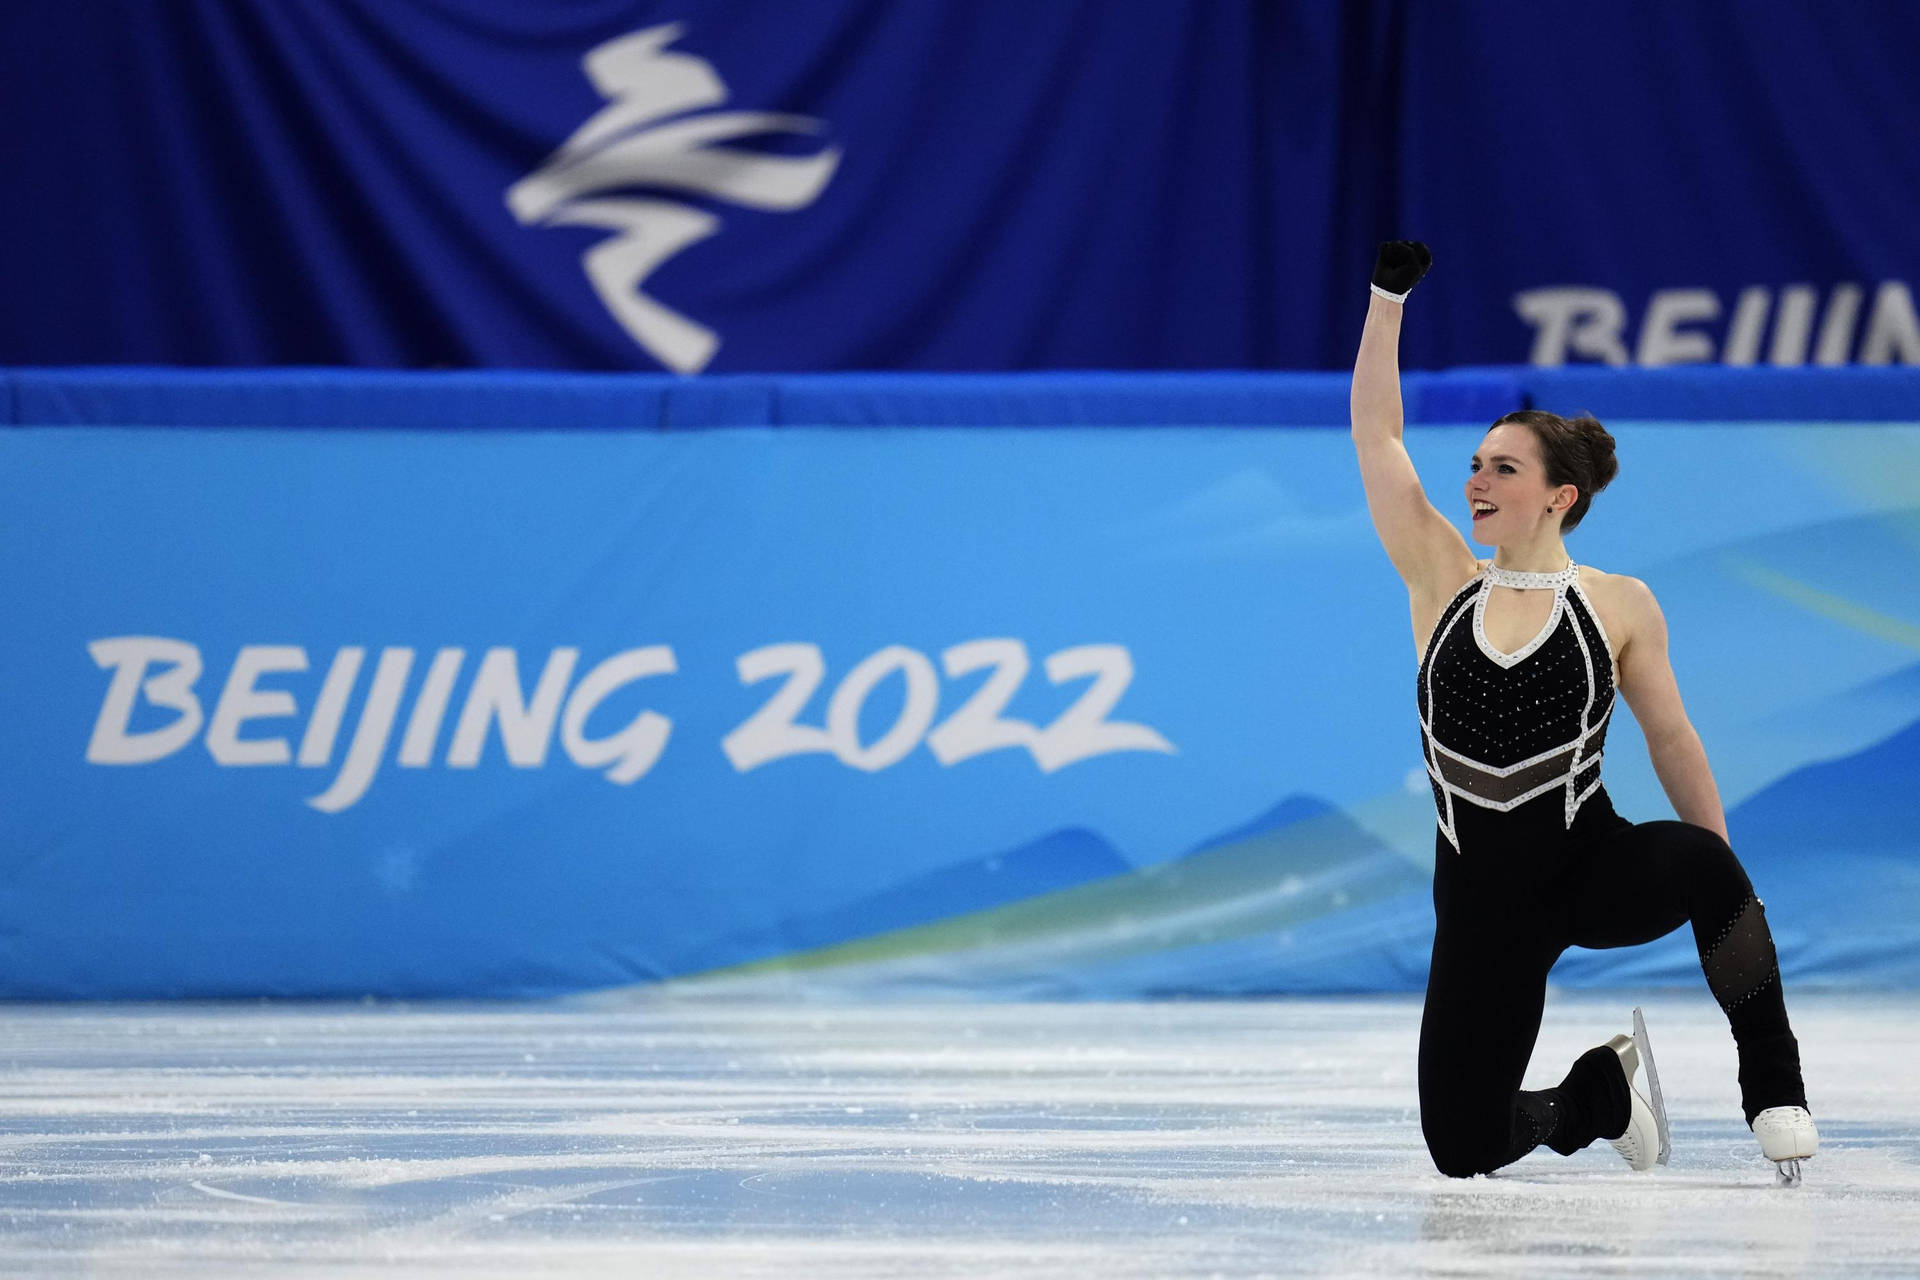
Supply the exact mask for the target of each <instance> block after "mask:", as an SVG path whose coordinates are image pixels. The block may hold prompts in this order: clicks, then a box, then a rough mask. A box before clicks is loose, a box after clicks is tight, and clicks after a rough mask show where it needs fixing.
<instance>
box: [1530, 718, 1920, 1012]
mask: <svg viewBox="0 0 1920 1280" xmlns="http://www.w3.org/2000/svg"><path fill="white" fill-rule="evenodd" d="M1917 788H1920V721H1915V722H1914V723H1912V724H1909V725H1908V726H1906V727H1905V728H1904V729H1901V730H1899V731H1898V732H1896V733H1893V734H1891V735H1890V736H1888V737H1886V738H1883V739H1881V740H1880V741H1879V742H1877V743H1875V744H1874V745H1872V746H1870V747H1868V748H1866V749H1865V750H1864V751H1859V752H1856V753H1855V754H1853V755H1850V756H1845V757H1843V758H1841V759H1837V760H1828V761H1823V762H1821V763H1819V764H1811V765H1807V766H1805V767H1803V768H1800V769H1796V770H1794V771H1793V772H1792V773H1789V774H1788V775H1786V776H1785V777H1784V778H1781V779H1779V780H1778V781H1776V782H1774V783H1773V784H1772V785H1770V786H1768V787H1766V788H1764V789H1762V790H1760V791H1758V792H1756V793H1754V794H1753V795H1752V796H1750V797H1748V798H1747V800H1746V801H1745V802H1743V803H1742V804H1740V805H1738V806H1736V807H1735V808H1734V809H1733V810H1732V811H1731V812H1730V813H1728V815H1727V827H1728V830H1730V831H1731V832H1732V833H1733V838H1734V849H1735V851H1736V852H1737V853H1738V854H1739V855H1740V861H1741V863H1742V864H1743V865H1744V866H1745V867H1746V869H1747V874H1748V875H1749V876H1750V877H1751V878H1752V880H1753V887H1754V892H1755V893H1757V894H1758V895H1759V896H1760V899H1761V900H1762V901H1763V902H1765V903H1766V906H1767V922H1768V924H1769V925H1770V926H1771V927H1772V929H1773V937H1774V945H1775V947H1776V948H1777V950H1778V951H1779V954H1780V968H1781V972H1782V973H1783V974H1785V975H1786V977H1787V982H1788V987H1789V990H1791V988H1792V987H1793V986H1794V985H1795V984H1797V983H1808V984H1811V985H1822V984H1831V985H1845V986H1849V987H1859V986H1883V987H1914V986H1920V790H1917ZM1554 978H1555V980H1556V981H1557V982H1562V983H1564V984H1565V985H1569V986H1619V985H1626V984H1630V983H1631V984H1639V983H1646V984H1656V985H1672V986H1691V985H1694V984H1697V983H1699V982H1700V963H1699V959H1698V957H1697V955H1696V954H1695V951H1694V943H1693V934H1692V930H1690V929H1685V928H1682V929H1680V930H1677V931H1676V932H1675V933H1673V934H1671V935H1669V936H1668V937H1666V938H1664V939H1662V940H1661V941H1660V942H1658V943H1655V944H1654V945H1653V946H1650V947H1637V948H1632V949H1628V950H1623V951H1570V952H1568V953H1567V956H1566V958H1565V959H1563V960H1562V961H1561V963H1560V965H1559V966H1558V967H1556V968H1555V970H1554Z"/></svg>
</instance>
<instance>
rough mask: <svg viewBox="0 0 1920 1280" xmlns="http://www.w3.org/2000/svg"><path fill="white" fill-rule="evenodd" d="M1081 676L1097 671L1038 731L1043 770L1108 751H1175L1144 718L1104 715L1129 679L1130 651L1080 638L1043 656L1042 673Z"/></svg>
mask: <svg viewBox="0 0 1920 1280" xmlns="http://www.w3.org/2000/svg"><path fill="white" fill-rule="evenodd" d="M1082 676H1094V677H1097V678H1096V679H1095V680H1094V682H1093V683H1092V684H1091V685H1090V686H1088V687H1087V690H1086V691H1085V692H1084V693H1082V694H1081V695H1080V697H1079V698H1078V699H1077V700H1076V701H1075V702H1074V704H1073V705H1072V706H1070V707H1068V708H1067V709H1066V711H1064V712H1063V713H1062V714H1061V715H1060V718H1059V719H1057V720H1055V721H1054V722H1053V723H1052V724H1050V725H1048V726H1047V727H1046V729H1045V730H1044V731H1042V733H1041V735H1040V743H1039V746H1038V748H1037V749H1036V750H1035V751H1034V753H1033V758H1034V759H1035V760H1037V761H1039V762H1040V767H1041V768H1042V769H1043V770H1045V771H1046V772H1048V773H1052V772H1053V771H1054V770H1056V769H1064V768H1065V767H1066V766H1068V765H1070V764H1073V763H1075V762H1076V761H1079V760H1086V759H1089V758H1091V757H1093V756H1098V755H1105V754H1106V753H1107V752H1109V751H1163V752H1166V753H1167V754H1168V755H1172V754H1174V747H1173V744H1172V743H1171V742H1168V741H1167V740H1166V739H1165V738H1163V737H1161V736H1160V734H1159V733H1157V732H1156V731H1155V730H1153V729H1151V728H1149V727H1148V726H1146V725H1144V724H1134V723H1131V722H1129V721H1125V720H1108V719H1107V716H1108V715H1109V714H1110V713H1111V712H1112V711H1113V709H1114V708H1115V707H1117V706H1119V705H1120V697H1121V695H1122V694H1124V693H1126V691H1127V686H1128V685H1130V684H1132V683H1133V655H1132V654H1130V653H1128V652H1127V650H1126V648H1125V647H1124V646H1122V645H1117V644H1083V645H1079V646H1077V647H1076V648H1072V649H1062V650H1060V652H1058V653H1056V654H1053V655H1051V656H1050V657H1048V659H1047V679H1049V680H1051V681H1053V682H1054V683H1055V684H1065V683H1067V682H1068V681H1069V680H1077V679H1079V678H1081V677H1082Z"/></svg>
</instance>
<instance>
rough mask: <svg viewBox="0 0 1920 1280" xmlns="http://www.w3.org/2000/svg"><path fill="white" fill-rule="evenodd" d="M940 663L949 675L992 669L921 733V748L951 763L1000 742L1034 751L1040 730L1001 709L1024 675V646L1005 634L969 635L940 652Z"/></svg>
mask: <svg viewBox="0 0 1920 1280" xmlns="http://www.w3.org/2000/svg"><path fill="white" fill-rule="evenodd" d="M940 663H941V665H942V666H944V667H945V668H946V671H947V676H948V678H949V679H958V678H959V677H961V676H964V675H968V674H970V673H972V672H974V671H978V670H980V669H981V668H982V667H992V668H993V669H994V670H993V674H992V675H991V676H989V677H987V680H986V682H985V683H984V684H982V685H981V686H980V687H979V688H978V689H976V690H975V691H974V694H973V696H972V697H971V698H968V699H967V700H966V701H965V702H964V703H962V704H961V705H960V709H959V710H958V711H956V712H954V713H953V715H951V716H949V717H948V718H947V722H946V723H945V724H943V725H941V726H940V727H939V728H937V729H935V730H934V731H933V732H932V733H929V734H928V735H927V749H928V750H929V751H931V752H933V754H934V758H935V759H937V760H939V761H940V763H941V764H945V765H952V764H958V763H960V761H962V760H971V759H972V758H973V757H974V756H977V755H983V754H985V753H986V752H988V751H999V750H1001V749H1002V748H1005V747H1025V748H1026V749H1027V751H1028V752H1030V753H1031V752H1032V751H1034V749H1035V748H1036V747H1037V746H1038V745H1039V742H1040V730H1039V729H1038V728H1037V727H1036V726H1034V725H1033V724H1031V723H1029V722H1027V721H1025V720H1017V719H1014V718H1012V717H1010V716H1006V715H1003V714H1001V713H1002V712H1004V711H1005V710H1006V709H1007V704H1008V703H1009V702H1011V701H1013V695H1014V694H1015V693H1016V692H1017V691H1018V690H1019V688H1020V685H1021V683H1022V682H1023V681H1025V680H1026V678H1027V670H1028V667H1029V666H1030V665H1031V664H1030V662H1029V661H1028V659H1027V646H1026V645H1024V644H1022V643H1020V641H1018V640H1011V639H994V640H969V641H967V642H966V643H965V644H957V645H954V646H953V647H952V648H951V649H948V650H947V651H946V652H945V653H943V654H941V655H940Z"/></svg>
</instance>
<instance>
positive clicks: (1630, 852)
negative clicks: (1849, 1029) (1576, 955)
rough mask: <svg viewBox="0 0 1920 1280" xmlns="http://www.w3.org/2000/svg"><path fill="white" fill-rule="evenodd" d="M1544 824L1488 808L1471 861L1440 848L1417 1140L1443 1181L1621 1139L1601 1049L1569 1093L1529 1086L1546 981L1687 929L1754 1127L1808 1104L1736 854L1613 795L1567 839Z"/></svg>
mask: <svg viewBox="0 0 1920 1280" xmlns="http://www.w3.org/2000/svg"><path fill="white" fill-rule="evenodd" d="M1551 799H1552V800H1553V808H1555V809H1557V808H1558V807H1559V803H1560V800H1559V796H1558V795H1557V794H1556V795H1553V796H1552V797H1551ZM1533 808H1534V805H1533V804H1529V805H1528V806H1526V809H1533ZM1544 812H1545V810H1544V809H1542V810H1541V811H1540V813H1544ZM1540 813H1536V814H1535V815H1534V816H1533V817H1532V819H1530V820H1529V819H1527V818H1523V817H1522V816H1521V811H1516V813H1514V814H1512V815H1501V814H1494V813H1491V812H1490V811H1485V810H1482V811H1480V812H1479V814H1476V815H1474V816H1473V817H1472V818H1471V819H1470V820H1469V821H1467V822H1463V823H1462V825H1461V828H1460V835H1461V837H1462V840H1461V844H1462V847H1463V849H1464V850H1465V852H1464V853H1462V852H1456V851H1455V850H1454V848H1453V846H1452V845H1450V844H1448V843H1446V842H1445V841H1444V840H1442V841H1439V842H1438V844H1437V854H1436V859H1437V860H1436V863H1435V866H1434V883H1433V901H1434V914H1435V917H1436V929H1435V932H1434V939H1433V967H1432V970H1431V973H1430V975H1429V977H1428V979H1427V1002H1426V1010H1425V1013H1424V1015H1423V1016H1422V1019H1421V1024H1420V1126H1421V1129H1422V1130H1423V1131H1424V1132H1425V1134H1426V1139H1427V1149H1428V1151H1430V1152H1431V1153H1432V1155H1433V1161H1434V1164H1435V1165H1436V1166H1438V1168H1439V1169H1440V1171H1441V1172H1442V1173H1445V1174H1447V1175H1449V1176H1451V1177H1469V1176H1471V1175H1473V1174H1476V1173H1489V1172H1491V1171H1493V1170H1494V1169H1497V1168H1500V1167H1501V1166H1502V1165H1507V1164H1511V1163H1512V1162H1513V1161H1515V1160H1518V1159H1519V1158H1520V1157H1521V1156H1523V1155H1525V1154H1526V1153H1527V1152H1529V1151H1531V1150H1533V1149H1534V1147H1536V1146H1539V1145H1541V1144H1543V1143H1544V1144H1545V1145H1547V1146H1549V1147H1551V1148H1552V1149H1553V1150H1555V1151H1558V1152H1560V1153H1561V1154H1562V1155H1571V1154H1572V1153H1573V1152H1575V1151H1578V1150H1579V1149H1580V1148H1582V1147H1584V1146H1586V1145H1587V1144H1588V1143H1590V1142H1592V1141H1593V1140H1594V1139H1595V1138H1599V1137H1616V1136H1618V1135H1619V1134H1620V1132H1621V1131H1622V1130H1624V1129H1625V1128H1626V1124H1627V1119H1628V1111H1627V1108H1628V1099H1627V1094H1626V1092H1625V1089H1624V1087H1623V1085H1622V1082H1621V1077H1620V1072H1619V1069H1618V1067H1617V1066H1616V1065H1615V1064H1614V1060H1613V1054H1612V1051H1611V1050H1609V1049H1606V1048H1604V1047H1602V1048H1599V1049H1595V1050H1590V1051H1588V1052H1587V1053H1586V1054H1583V1055H1582V1056H1581V1057H1580V1058H1579V1059H1578V1060H1576V1061H1575V1063H1574V1065H1573V1067H1572V1069H1571V1070H1570V1071H1569V1072H1568V1074H1567V1077H1566V1079H1564V1080H1562V1081H1561V1082H1560V1085H1559V1086H1558V1087H1557V1088H1553V1089H1544V1090H1539V1091H1533V1092H1530V1091H1525V1090H1522V1089H1521V1088H1520V1081H1521V1077H1522V1075H1523V1073H1524V1072H1525V1071H1526V1067H1527V1059H1528V1058H1529V1057H1531V1056H1532V1053H1533V1047H1534V1041H1535V1039H1536V1038H1537V1037H1538V1036H1539V1033H1540V1016H1541V1011H1542V1008H1543V1006H1544V1004H1545V1001H1546V987H1547V971H1548V970H1549V969H1550V968H1552V967H1553V963H1554V961H1555V960H1557V959H1558V958H1559V957H1560V954H1561V952H1563V951H1565V950H1566V948H1567V947H1569V946H1580V947H1595V948H1600V947H1628V946H1634V945H1637V944H1639V943H1643V942H1651V941H1652V940H1653V939H1655V938H1658V937H1661V936H1663V935H1665V934H1668V933H1671V932H1672V931H1673V930H1675V929H1677V928H1679V927H1680V926H1681V925H1682V924H1685V923H1687V922H1688V921H1691V922H1692V923H1693V937H1694V942H1695V944H1696V946H1697V947H1698V948H1699V952H1700V963H1701V967H1702V969H1703V970H1704V971H1705V973H1706V978H1707V986H1708V988H1709V990H1711V991H1712V992H1713V995H1714V998H1715V999H1716V1000H1717V1001H1719V1003H1720V1007H1721V1008H1722V1009H1723V1010H1725V1012H1726V1014H1727V1021H1728V1024H1729V1025H1730V1027H1731V1028H1732V1031H1733V1038H1734V1043H1735V1045H1736V1047H1737V1048H1738V1050H1739V1058H1740V1092H1741V1103H1742V1106H1743V1108H1744V1110H1745V1112H1746V1116H1747V1121H1748V1123H1749V1124H1751V1123H1752V1121H1753V1118H1754V1116H1756V1115H1757V1114H1759V1113H1760V1112H1761V1111H1763V1110H1765V1109H1766V1108H1768V1107H1774V1106H1789V1105H1791V1106H1805V1105H1806V1094H1805V1091H1804V1088H1803V1086H1802V1084H1801V1078H1800V1050H1799V1045H1798V1044H1797V1043H1796V1042H1795V1040H1794V1037H1793V1031H1792V1029H1791V1028H1790V1027H1789V1026H1788V1024H1787V1010H1786V1004H1785V1001H1784V999H1783V998H1782V994H1781V990H1780V970H1779V966H1778V964H1777V963H1776V961H1775V958H1774V949H1773V935H1772V933H1771V932H1770V931H1769V930H1768V928H1767V922H1766V913H1765V910H1764V909H1763V907H1762V906H1761V904H1760V901H1759V899H1757V898H1756V897H1754V894H1753V886H1752V884H1751V883H1750V882H1749V881H1748V879H1747V874H1746V871H1745V870H1744V869H1742V867H1741V866H1740V861H1739V859H1738V858H1736V857H1735V856H1734V853H1733V850H1732V849H1730V848H1728V847H1727V843H1726V841H1724V840H1722V839H1721V838H1720V837H1719V836H1718V835H1716V834H1714V833H1713V832H1711V831H1709V830H1707V829H1706V828H1705V827H1699V826H1694V825H1692V824H1690V823H1685V822H1643V823H1639V824H1634V823H1630V822H1628V821H1626V820H1625V819H1624V818H1621V817H1619V816H1618V815H1617V814H1615V813H1614V811H1613V808H1612V806H1611V804H1609V803H1607V801H1606V795H1605V792H1604V791H1602V792H1600V793H1598V794H1596V795H1595V796H1594V797H1593V798H1592V799H1591V800H1589V801H1588V803H1587V804H1586V805H1585V806H1583V807H1582V810H1581V813H1580V816H1579V819H1578V820H1577V821H1576V822H1575V824H1574V829H1573V831H1571V832H1567V831H1564V830H1555V829H1554V828H1558V827H1560V826H1562V825H1563V824H1562V823H1561V821H1560V820H1559V819H1560V815H1559V814H1558V813H1552V814H1550V815H1547V816H1549V817H1551V818H1552V819H1553V821H1552V822H1551V823H1548V822H1545V821H1542V820H1541V817H1540ZM1471 828H1478V829H1479V830H1478V831H1475V830H1472V829H1471ZM1515 836H1520V837H1522V838H1520V839H1517V840H1516V839H1515V838H1514V837H1515ZM1502 837H1504V838H1502Z"/></svg>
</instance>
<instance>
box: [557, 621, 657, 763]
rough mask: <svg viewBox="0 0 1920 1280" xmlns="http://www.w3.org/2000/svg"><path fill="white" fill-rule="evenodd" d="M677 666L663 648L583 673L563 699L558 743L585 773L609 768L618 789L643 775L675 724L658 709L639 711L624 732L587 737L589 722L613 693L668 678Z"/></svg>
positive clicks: (629, 654) (616, 658)
mask: <svg viewBox="0 0 1920 1280" xmlns="http://www.w3.org/2000/svg"><path fill="white" fill-rule="evenodd" d="M679 669H680V668H679V666H678V664H677V663H675V662H674V658H673V650H672V649H671V648H670V647H668V646H667V645H664V644H655V645H648V646H647V647H645V648H643V649H628V650H626V651H625V652H623V653H616V654H614V655H613V656H612V657H611V658H608V659H607V660H606V661H605V662H602V663H601V664H600V665H599V666H597V667H595V668H594V669H593V670H591V671H589V672H587V675H586V678H585V679H583V680H582V681H581V682H580V683H579V685H578V686H577V687H575V689H574V691H573V696H572V697H570V698H568V699H567V710H566V714H565V715H564V716H562V717H561V720H560V745H561V746H563V747H565V748H566V749H567V755H568V756H570V757H571V758H572V760H573V762H574V763H575V764H577V765H579V766H580V767H581V768H583V769H598V768H600V767H601V766H602V765H612V766H613V767H612V768H611V769H608V770H607V777H608V778H609V779H610V780H612V781H614V782H617V783H619V784H620V785H622V786H625V785H627V784H628V783H630V782H632V781H634V780H635V779H637V778H640V777H643V776H644V775H645V774H646V772H647V771H648V770H649V769H651V768H653V766H654V764H655V763H656V762H657V761H658V760H659V759H660V753H661V752H662V751H665V750H666V749H667V737H668V735H669V734H671V733H672V732H673V721H671V720H669V719H668V718H667V717H665V716H663V715H661V714H660V713H659V712H657V711H642V712H641V713H640V714H639V715H637V716H635V717H634V718H633V719H632V721H630V722H629V723H628V725H627V727H626V728H624V729H622V730H620V732H618V733H614V734H609V735H608V736H607V737H604V738H589V737H587V720H588V718H589V717H591V716H592V715H593V713H594V710H595V708H597V707H598V706H599V705H600V704H601V703H602V702H604V701H606V699H607V696H608V695H609V694H611V693H612V692H613V691H614V690H615V689H618V688H621V687H622V686H624V685H629V684H632V683H633V682H634V681H636V680H644V679H646V678H647V677H648V676H663V675H672V674H673V673H674V672H676V671H678V670H679Z"/></svg>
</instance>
